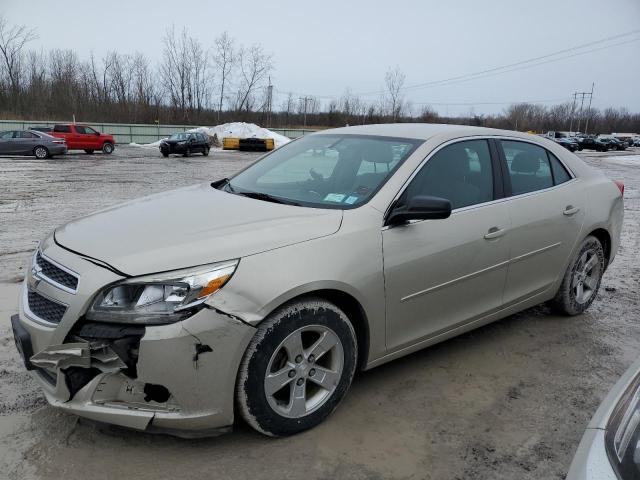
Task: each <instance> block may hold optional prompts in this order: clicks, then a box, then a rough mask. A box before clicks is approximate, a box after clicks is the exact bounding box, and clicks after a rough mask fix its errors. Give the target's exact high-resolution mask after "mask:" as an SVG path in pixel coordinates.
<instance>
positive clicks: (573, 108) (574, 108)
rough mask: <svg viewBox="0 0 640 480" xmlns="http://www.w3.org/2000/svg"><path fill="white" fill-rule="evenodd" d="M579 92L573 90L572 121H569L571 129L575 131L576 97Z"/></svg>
mask: <svg viewBox="0 0 640 480" xmlns="http://www.w3.org/2000/svg"><path fill="white" fill-rule="evenodd" d="M577 96H578V92H573V103H572V104H571V121H570V123H569V131H570V132H573V114H574V112H575V111H576V97H577Z"/></svg>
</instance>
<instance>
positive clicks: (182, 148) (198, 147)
mask: <svg viewBox="0 0 640 480" xmlns="http://www.w3.org/2000/svg"><path fill="white" fill-rule="evenodd" d="M210 148H211V147H210V146H209V139H208V138H207V137H206V135H204V134H203V133H199V132H183V133H174V134H173V135H171V136H170V137H169V138H166V139H164V140H162V141H161V142H160V153H162V155H163V156H165V157H168V156H169V155H170V154H172V153H177V154H181V155H184V156H185V157H188V156H189V155H191V154H192V153H202V154H203V155H205V156H206V155H209V150H210Z"/></svg>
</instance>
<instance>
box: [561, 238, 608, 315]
mask: <svg viewBox="0 0 640 480" xmlns="http://www.w3.org/2000/svg"><path fill="white" fill-rule="evenodd" d="M604 268H605V259H604V250H603V248H602V244H601V243H600V241H599V240H598V239H597V238H596V237H593V236H591V235H589V236H588V237H587V238H585V239H584V241H583V242H582V244H581V245H580V248H579V249H578V253H577V254H576V256H575V257H574V258H573V260H572V261H571V263H570V264H569V267H567V271H566V272H565V274H564V278H563V279H562V284H561V285H560V288H559V289H558V293H556V296H555V298H554V299H553V300H552V301H551V307H552V308H553V309H554V310H556V311H558V312H559V313H562V314H565V315H579V314H580V313H582V312H584V311H585V310H586V309H587V308H589V306H590V305H591V304H592V303H593V301H594V300H595V298H596V295H597V294H598V289H599V288H600V282H601V280H602V275H603V274H604Z"/></svg>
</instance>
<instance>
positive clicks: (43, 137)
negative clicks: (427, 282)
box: [0, 130, 67, 159]
mask: <svg viewBox="0 0 640 480" xmlns="http://www.w3.org/2000/svg"><path fill="white" fill-rule="evenodd" d="M66 153H67V143H66V141H65V140H64V139H62V138H56V137H52V136H51V135H48V134H46V133H44V132H38V131H33V130H8V131H6V132H0V155H33V156H34V157H36V158H38V159H45V158H51V157H53V156H54V155H64V154H66Z"/></svg>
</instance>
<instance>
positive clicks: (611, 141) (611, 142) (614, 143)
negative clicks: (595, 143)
mask: <svg viewBox="0 0 640 480" xmlns="http://www.w3.org/2000/svg"><path fill="white" fill-rule="evenodd" d="M596 138H597V139H598V140H600V141H601V142H602V143H606V144H607V145H608V146H609V150H626V148H627V144H626V143H625V142H622V141H620V140H618V139H617V138H615V137H613V136H611V135H598V136H597V137H596Z"/></svg>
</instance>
